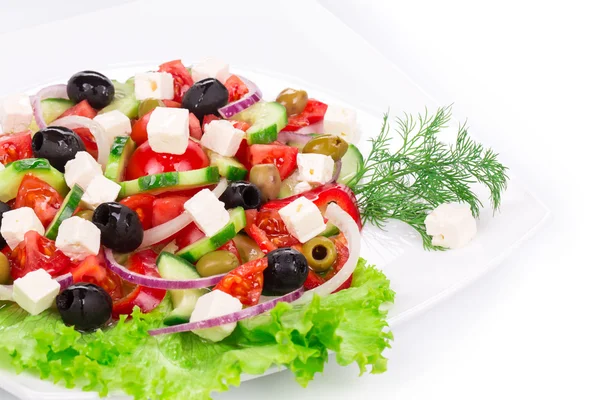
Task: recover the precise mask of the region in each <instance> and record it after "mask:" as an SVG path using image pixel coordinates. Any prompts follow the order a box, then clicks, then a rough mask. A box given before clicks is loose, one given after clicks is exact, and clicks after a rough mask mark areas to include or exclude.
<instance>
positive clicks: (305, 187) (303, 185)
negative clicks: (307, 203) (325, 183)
mask: <svg viewBox="0 0 600 400" xmlns="http://www.w3.org/2000/svg"><path fill="white" fill-rule="evenodd" d="M311 189H312V186H311V184H310V183H308V182H304V181H302V182H298V183H297V184H296V186H294V194H300V193H304V192H308V191H309V190H311Z"/></svg>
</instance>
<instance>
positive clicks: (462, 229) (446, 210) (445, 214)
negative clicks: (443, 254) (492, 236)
mask: <svg viewBox="0 0 600 400" xmlns="http://www.w3.org/2000/svg"><path fill="white" fill-rule="evenodd" d="M425 228H426V229H427V234H428V235H431V236H432V237H433V240H432V244H433V245H434V246H442V247H447V248H450V249H456V248H459V247H463V246H465V245H466V244H467V243H469V242H470V241H471V239H473V238H474V237H475V234H476V233H477V222H476V221H475V218H473V214H472V213H471V207H469V205H468V204H465V203H444V204H440V205H439V206H437V207H436V208H435V210H433V211H432V212H431V213H430V214H429V215H428V216H427V217H426V218H425Z"/></svg>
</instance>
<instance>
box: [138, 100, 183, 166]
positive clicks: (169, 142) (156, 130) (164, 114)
mask: <svg viewBox="0 0 600 400" xmlns="http://www.w3.org/2000/svg"><path fill="white" fill-rule="evenodd" d="M147 131H148V143H149V144H150V148H151V149H152V150H153V151H155V152H157V153H168V154H179V155H181V154H183V153H185V151H186V149H187V147H188V142H189V138H190V112H189V111H188V110H186V109H185V108H167V107H157V108H155V109H154V111H153V112H152V114H151V115H150V120H149V121H148V127H147Z"/></svg>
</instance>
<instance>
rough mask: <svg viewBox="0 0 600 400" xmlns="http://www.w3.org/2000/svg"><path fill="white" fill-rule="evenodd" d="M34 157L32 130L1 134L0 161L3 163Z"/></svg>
mask: <svg viewBox="0 0 600 400" xmlns="http://www.w3.org/2000/svg"><path fill="white" fill-rule="evenodd" d="M32 157H33V149H32V148H31V132H29V131H25V132H20V133H13V134H11V135H4V136H0V163H2V164H3V165H6V164H9V163H11V162H14V161H17V160H23V159H25V158H32Z"/></svg>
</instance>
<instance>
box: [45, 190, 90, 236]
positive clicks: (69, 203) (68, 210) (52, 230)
mask: <svg viewBox="0 0 600 400" xmlns="http://www.w3.org/2000/svg"><path fill="white" fill-rule="evenodd" d="M83 192H84V190H83V188H82V187H81V186H79V185H77V184H76V185H75V186H73V189H71V191H70V192H69V194H68V195H67V197H65V199H64V201H63V203H62V205H61V206H60V208H59V209H58V212H57V213H56V215H55V216H54V219H53V220H52V222H51V223H50V225H49V226H48V229H47V230H46V237H47V238H48V239H51V240H56V236H57V235H58V227H59V226H60V224H62V222H63V221H64V220H65V219H67V218H71V217H72V216H73V214H74V213H75V210H76V209H77V206H78V205H79V202H80V201H81V197H82V196H83Z"/></svg>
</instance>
